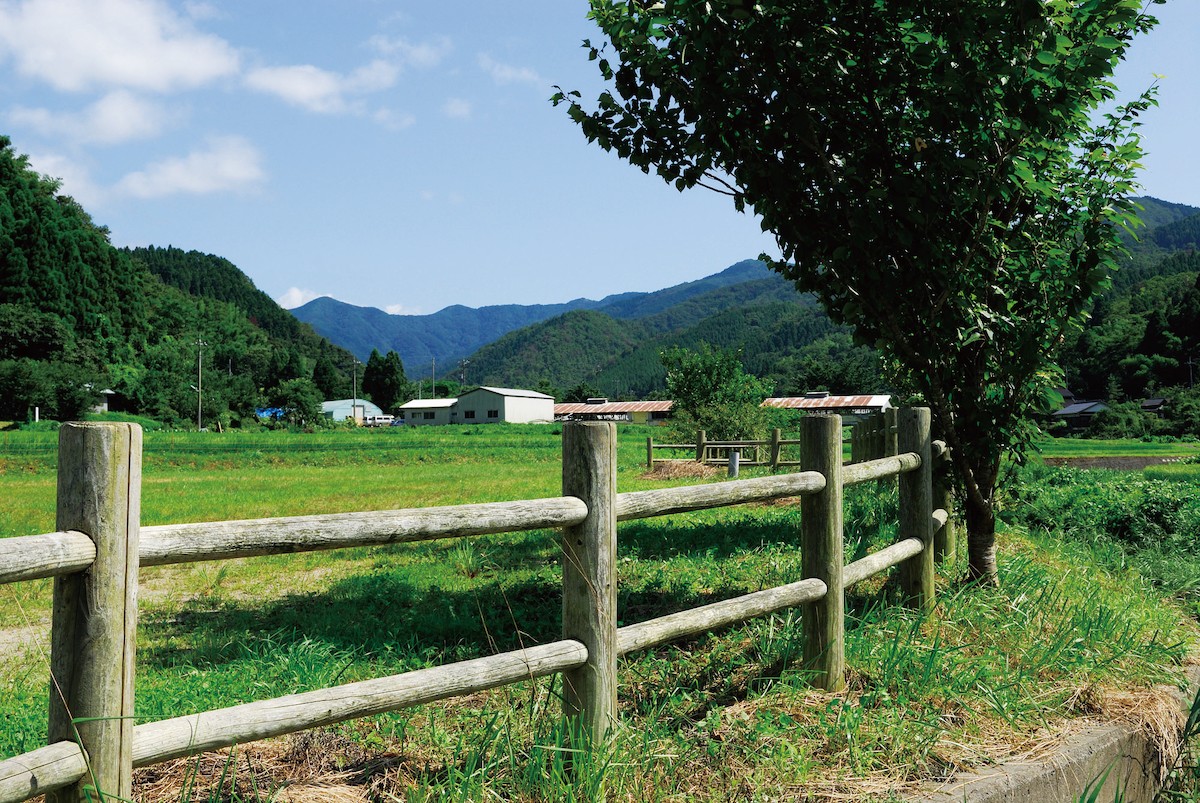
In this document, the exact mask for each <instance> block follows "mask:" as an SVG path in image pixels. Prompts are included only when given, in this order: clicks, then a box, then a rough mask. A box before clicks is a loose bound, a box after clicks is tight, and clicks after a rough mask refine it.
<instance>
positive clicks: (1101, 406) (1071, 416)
mask: <svg viewBox="0 0 1200 803" xmlns="http://www.w3.org/2000/svg"><path fill="white" fill-rule="evenodd" d="M1107 409H1108V405H1107V404H1105V403H1104V402H1098V401H1077V402H1075V403H1074V404H1068V405H1067V406H1066V407H1064V408H1062V409H1061V410H1056V411H1054V412H1053V413H1051V418H1052V419H1053V420H1055V421H1065V422H1066V424H1067V430H1068V431H1070V432H1080V431H1082V430H1085V429H1087V426H1088V424H1090V423H1091V422H1092V417H1093V416H1095V415H1096V413H1098V412H1100V411H1102V410H1107Z"/></svg>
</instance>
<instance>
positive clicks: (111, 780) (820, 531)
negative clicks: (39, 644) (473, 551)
mask: <svg viewBox="0 0 1200 803" xmlns="http://www.w3.org/2000/svg"><path fill="white" fill-rule="evenodd" d="M895 421H896V423H895V427H896V430H897V432H896V434H897V439H898V444H899V446H898V449H899V450H901V451H900V453H899V454H897V453H896V451H897V449H896V448H893V450H892V453H891V455H886V454H879V453H878V449H876V448H875V447H874V446H872V447H871V448H872V449H875V451H869V450H865V449H866V447H864V450H862V451H860V452H859V456H860V457H861V458H863V459H862V462H857V463H854V464H851V465H847V466H843V465H842V434H841V433H842V425H841V419H840V417H838V416H810V417H808V418H806V419H804V421H803V422H802V424H801V434H802V438H801V440H800V441H795V442H786V443H797V444H799V445H801V447H802V448H801V457H802V460H803V461H804V462H803V468H804V469H805V470H804V471H802V472H800V473H797V474H789V475H782V476H771V477H759V478H755V479H748V480H734V481H728V482H722V483H716V484H710V485H700V486H687V487H680V488H664V489H659V490H651V491H634V492H626V493H618V492H617V490H616V435H615V428H614V426H613V425H612V424H611V423H569V424H567V425H565V426H564V427H563V486H562V487H563V495H562V496H561V497H555V498H552V499H534V500H522V501H517V502H499V503H485V504H473V505H455V506H447V507H437V508H423V509H411V510H395V511H382V512H367V513H345V514H336V515H322V516H295V517H288V518H278V519H258V520H247V521H227V522H214V523H204V524H181V525H167V526H157V527H144V528H143V527H140V526H139V507H140V492H141V431H140V429H139V428H138V427H136V426H134V425H130V424H67V425H64V426H63V427H62V429H61V430H60V440H59V450H60V457H59V495H58V499H59V501H58V522H57V529H58V531H57V532H53V533H46V534H43V535H31V536H23V537H18V538H9V539H0V584H3V583H10V582H17V581H20V580H30V579H36V578H44V577H54V578H55V592H54V613H53V622H52V636H51V637H52V652H51V675H52V692H51V697H52V699H51V707H50V717H49V728H48V746H47V747H44V748H40V749H38V750H34V751H31V752H28V753H25V754H23V755H20V756H16V757H13V758H9V759H6V760H3V761H0V803H17V802H18V801H22V800H27V799H29V798H31V797H34V796H37V795H42V794H46V795H47V800H48V801H52V803H67V802H68V801H70V803H75V802H76V801H84V800H89V801H92V802H93V803H96V802H97V801H99V800H101V799H103V798H111V799H113V800H116V799H117V798H121V799H123V800H129V799H131V794H132V788H131V786H132V781H131V779H132V771H133V768H134V767H143V766H148V765H152V764H156V763H159V762H162V761H167V760H170V759H173V758H178V757H182V756H187V755H193V754H196V753H199V752H203V751H205V750H212V749H216V748H220V747H228V746H231V745H234V744H240V743H244V742H249V741H253V740H256V739H263V738H267V737H270V736H279V735H283V734H287V733H293V732H296V731H299V730H305V729H308V728H314V727H319V726H322V725H327V724H331V723H334V722H340V721H343V720H347V719H352V718H358V717H365V716H371V715H375V714H379V713H383V712H386V711H393V710H397V709H400V708H405V707H409V706H413V705H419V704H422V703H426V702H432V701H434V700H440V699H444V698H446V697H451V696H457V695H466V694H472V693H475V692H478V691H482V690H485V689H490V688H495V687H497V686H503V685H507V684H510V683H516V682H518V681H522V680H528V679H531V678H538V677H543V676H547V675H551V674H555V673H561V674H562V676H563V709H564V714H565V715H566V716H568V717H574V718H577V719H578V720H579V724H580V725H581V729H580V732H581V733H582V734H583V735H584V737H585V739H586V742H587V743H588V744H594V743H596V742H597V741H599V740H602V739H604V738H605V737H606V735H607V733H608V731H609V729H610V727H611V725H612V724H613V722H614V721H615V719H616V717H617V705H616V703H617V659H618V658H619V657H620V656H623V655H626V654H628V653H631V652H634V651H637V650H642V649H646V648H649V647H654V646H656V645H660V644H664V643H666V642H669V641H671V640H674V639H677V638H681V637H684V636H692V635H697V634H701V633H705V632H708V631H710V630H713V629H715V628H719V627H725V626H727V625H731V624H736V623H739V622H743V621H746V620H747V619H750V618H752V617H756V616H762V615H765V614H769V613H772V612H775V611H779V610H783V609H785V608H795V607H800V608H801V609H802V612H803V620H802V621H803V626H804V629H805V650H804V662H805V664H806V666H807V668H808V669H810V670H811V671H812V673H813V674H812V677H813V682H814V684H815V685H817V686H820V687H822V688H826V689H837V688H840V687H841V686H842V684H843V683H844V674H845V655H844V631H845V626H844V621H843V619H844V597H845V594H844V590H845V588H846V587H847V586H850V585H852V584H854V583H856V582H859V581H861V580H864V579H866V578H868V577H871V576H873V575H875V574H877V573H879V572H882V571H885V570H887V569H888V568H890V567H892V566H899V567H900V575H899V576H900V580H901V587H902V588H903V589H904V592H905V597H906V599H907V600H908V602H909V604H911V605H915V606H922V607H923V606H929V605H931V604H932V603H933V552H934V545H935V543H937V536H935V533H942V532H944V531H945V530H946V529H947V528H946V524H947V520H948V519H949V515H950V514H949V512H948V511H949V502H948V499H949V497H948V495H947V494H946V493H945V492H944V487H941V486H936V485H935V483H934V481H933V468H934V462H935V461H934V457H933V455H934V454H935V453H937V454H944V452H945V449H944V447H943V448H940V449H939V448H936V447H935V445H934V444H933V443H932V442H931V440H930V433H929V413H928V410H925V409H920V408H917V409H911V410H902V411H900V413H899V414H898V415H897V417H896V419H895ZM872 426H873V427H874V429H872V430H870V434H867V433H868V430H863V431H862V432H861V433H858V434H856V435H855V436H854V439H853V442H854V443H858V442H860V441H861V442H862V443H868V442H869V441H870V439H872V438H873V439H875V440H876V441H878V442H879V443H881V444H883V446H881V447H879V448H882V449H884V450H885V451H886V448H887V438H886V435H887V433H886V432H880V431H879V430H881V429H883V426H882V425H880V426H875V425H874V424H873V425H872ZM856 431H857V428H856ZM773 440H774V446H773V450H772V451H773V455H774V458H775V459H776V461H778V454H779V447H780V446H781V445H782V444H783V443H785V442H784V441H783V440H782V439H781V438H779V437H778V432H777V433H776V437H775V438H774V439H773ZM653 448H654V447H652V446H649V445H648V449H647V451H648V454H650V455H651V456H652V454H653ZM700 454H703V450H700ZM868 456H869V458H870V459H867V458H868ZM651 459H653V458H652V457H651ZM892 476H899V477H900V505H901V506H900V510H901V512H900V530H899V532H900V537H899V540H898V542H897V543H895V544H893V545H892V546H890V547H887V548H886V549H883V550H880V551H879V552H877V553H875V554H872V555H868V556H867V557H865V558H862V559H861V560H858V561H855V562H853V563H851V564H849V565H843V555H842V543H843V535H842V524H843V522H842V516H843V513H842V510H843V502H842V492H843V489H844V488H845V487H846V486H847V485H853V484H855V483H860V482H866V481H868V480H873V479H875V480H879V479H882V478H887V477H892ZM943 486H944V483H943ZM793 496H798V497H800V499H801V550H802V557H803V567H804V574H805V576H806V579H803V580H800V581H799V582H794V583H791V584H788V585H784V586H779V587H776V588H770V589H765V590H763V591H758V592H755V593H752V594H746V595H743V596H740V597H736V598H733V599H727V600H723V601H721V602H715V603H712V604H710V605H705V606H702V607H699V608H693V609H690V610H685V611H680V612H677V613H673V614H669V615H667V616H662V617H659V618H656V619H652V620H649V621H645V622H639V623H636V624H631V625H626V626H624V627H618V626H617V624H616V623H617V594H616V591H617V575H616V548H617V523H618V522H619V521H628V520H631V519H638V518H645V517H649V516H661V515H666V514H670V513H680V512H685V511H691V510H702V509H706V508H713V507H723V506H728V505H737V504H744V503H747V502H760V501H766V500H771V499H779V498H783V497H793ZM935 497H936V499H937V503H938V504H939V505H940V506H941V507H940V509H938V510H934V509H933V504H934V499H935ZM543 528H558V529H559V530H560V531H561V534H562V554H563V559H562V561H563V611H562V623H563V624H562V636H563V637H562V639H561V640H560V641H555V642H552V643H549V644H542V645H537V646H531V647H526V648H524V649H521V650H517V651H514V652H508V653H502V654H499V655H492V656H488V657H484V658H477V659H474V660H469V661H462V662H458V663H453V664H447V665H444V666H437V667H431V668H428V669H422V670H418V671H415V672H406V673H403V674H400V675H394V676H391V677H385V678H377V679H374V680H367V681H360V682H357V683H350V684H345V685H342V686H336V687H333V688H327V689H319V690H316V691H310V692H303V693H298V694H290V695H286V696H283V697H278V698H274V699H270V700H261V701H257V702H251V703H246V704H243V705H238V706H232V707H230V708H224V709H219V710H215V711H205V712H201V713H197V714H189V715H186V716H181V717H175V718H172V719H166V720H161V721H158V722H149V723H143V724H139V725H136V726H135V725H134V721H133V666H134V662H133V645H134V628H135V623H136V601H137V594H136V589H137V570H138V567H139V566H157V565H164V564H171V563H184V562H190V561H199V560H225V559H229V558H235V557H247V556H252V555H268V554H279V553H289V552H300V551H312V550H327V549H340V548H346V547H352V546H365V545H379V544H395V543H405V542H413V541H422V540H431V539H437V538H459V537H467V536H473V535H481V534H484V533H501V532H518V531H525V530H534V529H543ZM580 747H582V748H586V747H587V744H583V745H580Z"/></svg>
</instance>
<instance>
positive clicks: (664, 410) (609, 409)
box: [554, 398, 675, 424]
mask: <svg viewBox="0 0 1200 803" xmlns="http://www.w3.org/2000/svg"><path fill="white" fill-rule="evenodd" d="M674 406H675V402H673V401H628V402H610V401H609V400H608V399H603V398H594V399H588V400H587V401H586V402H566V403H563V404H556V405H554V420H555V421H624V422H629V423H631V424H663V423H665V422H666V420H667V419H668V418H670V417H671V408H673V407H674Z"/></svg>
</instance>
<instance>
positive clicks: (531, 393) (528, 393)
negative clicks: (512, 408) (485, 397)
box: [460, 385, 554, 399]
mask: <svg viewBox="0 0 1200 803" xmlns="http://www.w3.org/2000/svg"><path fill="white" fill-rule="evenodd" d="M476 390H489V391H491V392H492V393H495V394H497V395H500V396H520V397H522V398H526V399H553V398H554V397H553V396H547V395H546V394H545V393H538V392H537V391H536V390H524V389H522V388H493V387H490V386H488V385H481V386H479V387H477V388H475V390H469V391H467V392H466V393H464V394H463V396H469V395H471V394H472V393H474V392H475V391H476ZM460 398H461V397H460Z"/></svg>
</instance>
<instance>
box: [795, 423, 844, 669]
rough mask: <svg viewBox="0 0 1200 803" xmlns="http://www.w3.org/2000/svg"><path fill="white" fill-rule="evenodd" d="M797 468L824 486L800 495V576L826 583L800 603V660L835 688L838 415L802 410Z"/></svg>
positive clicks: (839, 638) (838, 646)
mask: <svg viewBox="0 0 1200 803" xmlns="http://www.w3.org/2000/svg"><path fill="white" fill-rule="evenodd" d="M800 433H801V440H802V443H801V445H800V459H801V461H802V462H801V468H802V470H804V471H817V472H820V473H821V474H823V475H824V476H825V489H824V490H823V491H821V492H820V493H816V494H806V495H805V496H803V497H801V499H800V531H801V534H802V538H803V541H802V543H801V547H800V550H801V552H800V555H801V564H802V567H803V575H804V577H805V578H809V577H815V578H817V579H819V580H821V581H822V582H824V583H825V587H826V588H827V589H828V590H827V591H826V593H825V596H824V597H822V598H821V599H820V600H818V601H817V602H812V603H809V604H807V605H805V606H804V611H803V616H804V665H805V667H806V668H807V669H809V670H811V671H812V672H813V673H814V676H813V685H814V686H817V687H818V688H821V689H827V690H829V691H838V690H840V689H841V688H842V687H843V686H844V685H845V674H846V648H845V647H846V645H845V628H846V621H845V620H846V595H845V587H844V583H843V580H842V568H843V563H844V557H843V554H842V553H843V546H842V417H841V416H837V415H811V416H805V418H804V419H802V420H801V422H800Z"/></svg>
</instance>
